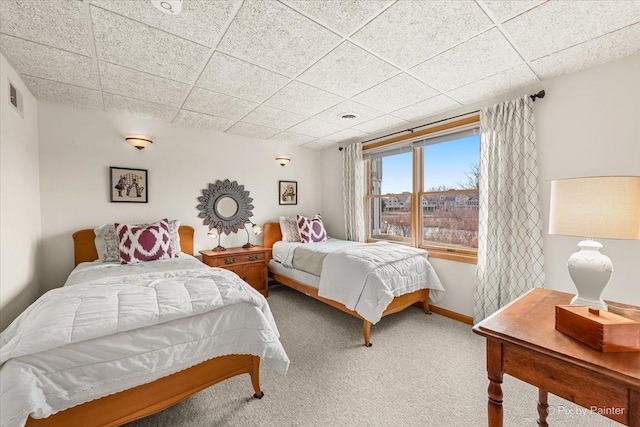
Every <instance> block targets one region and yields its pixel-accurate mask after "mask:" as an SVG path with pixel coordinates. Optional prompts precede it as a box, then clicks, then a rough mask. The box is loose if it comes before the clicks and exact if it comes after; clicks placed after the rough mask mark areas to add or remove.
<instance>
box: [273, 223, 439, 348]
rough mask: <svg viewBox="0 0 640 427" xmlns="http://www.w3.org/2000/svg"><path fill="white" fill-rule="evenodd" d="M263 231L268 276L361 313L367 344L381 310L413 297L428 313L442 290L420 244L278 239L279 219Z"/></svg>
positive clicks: (383, 312) (410, 302) (398, 308)
mask: <svg viewBox="0 0 640 427" xmlns="http://www.w3.org/2000/svg"><path fill="white" fill-rule="evenodd" d="M264 233H265V236H264V242H265V243H264V244H265V246H267V247H271V248H272V259H271V260H270V261H269V270H270V272H271V275H272V276H273V278H274V279H276V280H277V281H279V282H280V283H283V284H284V285H287V286H289V287H292V288H294V289H296V290H298V291H300V292H303V293H305V294H306V295H308V296H311V297H314V298H316V299H319V300H320V301H323V302H325V303H327V304H329V305H331V306H333V307H336V308H338V309H340V310H342V311H344V312H346V313H349V314H352V315H354V316H356V317H358V318H360V319H362V320H363V335H364V341H365V345H367V346H369V345H370V328H371V325H372V324H375V323H377V322H378V321H380V319H381V318H382V317H383V316H386V315H388V314H392V313H395V312H398V311H401V310H403V309H405V308H406V307H409V306H411V305H413V304H416V303H422V305H423V308H424V310H425V312H427V313H428V312H429V300H430V299H431V301H432V302H437V301H438V300H439V299H440V298H441V297H442V293H443V292H444V288H443V287H442V284H441V283H440V279H439V278H438V276H437V275H436V273H435V271H434V269H433V267H432V266H431V264H430V263H429V261H428V259H427V252H426V251H424V250H422V249H416V248H411V247H407V246H403V245H397V244H393V243H388V242H377V243H368V244H365V243H358V242H350V241H344V240H338V239H331V238H329V239H328V240H326V241H324V242H314V243H300V242H284V241H282V232H281V229H280V224H279V223H266V224H265V225H264Z"/></svg>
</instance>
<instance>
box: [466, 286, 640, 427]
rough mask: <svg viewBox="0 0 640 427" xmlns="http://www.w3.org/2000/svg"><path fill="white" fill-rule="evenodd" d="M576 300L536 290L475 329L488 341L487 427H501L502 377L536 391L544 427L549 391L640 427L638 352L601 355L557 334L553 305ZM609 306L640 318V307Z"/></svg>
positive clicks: (543, 290) (541, 421)
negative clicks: (508, 377)
mask: <svg viewBox="0 0 640 427" xmlns="http://www.w3.org/2000/svg"><path fill="white" fill-rule="evenodd" d="M572 297H573V295H571V294H567V293H564V292H556V291H550V290H547V289H533V290H531V291H529V292H528V293H527V294H525V295H523V296H522V297H520V298H518V299H517V300H515V301H514V302H512V303H511V304H509V305H508V306H506V307H504V308H503V309H501V310H500V311H498V312H496V313H495V314H493V315H492V316H490V317H488V318H486V319H484V320H483V321H481V322H480V323H478V324H477V325H476V326H474V328H473V331H474V332H475V333H477V334H480V335H482V336H484V337H486V339H487V373H488V377H489V404H488V417H489V424H488V425H489V427H501V426H502V387H501V384H502V376H503V374H509V375H511V376H513V377H516V378H518V379H520V380H522V381H525V382H527V383H529V384H531V385H533V386H535V387H538V389H539V400H538V414H539V419H538V425H540V426H543V427H546V426H548V424H547V413H548V412H549V411H548V404H547V393H552V394H555V395H556V396H560V397H562V398H564V399H567V400H570V401H571V402H574V403H576V404H578V405H580V406H583V407H585V408H587V410H591V411H594V412H597V413H599V414H601V415H603V416H605V417H608V418H611V419H613V420H615V421H617V422H619V423H622V424H624V425H628V426H632V427H640V353H601V352H599V351H597V350H594V349H592V348H590V347H588V346H586V345H584V344H582V343H580V342H579V341H576V340H574V339H573V338H571V337H569V336H567V335H564V334H562V333H561V332H558V331H556V329H555V307H556V305H560V304H569V303H570V301H571V298H572ZM608 304H609V311H611V312H616V313H618V314H622V315H624V316H627V317H632V318H635V319H638V320H640V317H639V316H638V313H639V312H638V311H637V307H632V306H627V305H624V304H617V303H608ZM576 416H580V415H576Z"/></svg>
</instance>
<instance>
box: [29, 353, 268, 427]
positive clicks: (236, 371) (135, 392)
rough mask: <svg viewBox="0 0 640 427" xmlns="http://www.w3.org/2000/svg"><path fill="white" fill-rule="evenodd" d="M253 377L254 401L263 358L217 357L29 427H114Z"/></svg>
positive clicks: (32, 422)
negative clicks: (243, 377) (225, 383)
mask: <svg viewBox="0 0 640 427" xmlns="http://www.w3.org/2000/svg"><path fill="white" fill-rule="evenodd" d="M241 374H249V375H251V383H252V385H253V389H254V391H255V394H254V397H255V398H262V396H263V395H264V394H263V393H262V391H261V390H260V358H259V357H257V356H251V355H246V354H243V355H235V354H234V355H230V356H221V357H216V358H213V359H210V360H207V361H206V362H202V363H200V364H199V365H195V366H192V367H191V368H189V369H186V370H184V371H180V372H176V373H175V374H172V375H169V376H166V377H163V378H160V379H158V380H156V381H154V382H151V383H148V384H143V385H140V386H137V387H134V388H131V389H129V390H125V391H121V392H119V393H116V394H112V395H110V396H105V397H102V398H100V399H96V400H93V401H91V402H87V403H83V404H82V405H78V406H75V407H73V408H69V409H66V410H64V411H61V412H58V413H56V414H53V415H51V416H50V417H48V418H42V419H35V418H29V419H28V420H27V424H26V426H27V427H40V426H42V427H69V426H83V427H112V426H119V425H122V424H125V423H128V422H131V421H134V420H137V419H140V418H144V417H146V416H148V415H151V414H155V413H156V412H160V411H162V410H163V409H166V408H168V407H170V406H172V405H174V404H176V403H178V402H180V401H181V400H184V399H186V398H187V397H189V396H191V395H193V394H195V393H197V392H199V391H201V390H203V389H205V388H207V387H209V386H212V385H214V384H216V383H219V382H220V381H224V380H226V379H228V378H231V377H234V376H236V375H241Z"/></svg>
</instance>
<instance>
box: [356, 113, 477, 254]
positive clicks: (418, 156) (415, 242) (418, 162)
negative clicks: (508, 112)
mask: <svg viewBox="0 0 640 427" xmlns="http://www.w3.org/2000/svg"><path fill="white" fill-rule="evenodd" d="M472 124H475V125H477V126H478V127H479V126H480V116H479V115H473V116H470V117H465V118H462V119H459V120H452V121H447V122H445V123H443V124H440V125H436V126H430V127H428V128H427V129H424V130H420V131H416V132H412V133H411V134H409V135H402V136H399V137H395V138H391V139H388V140H385V141H379V142H375V143H372V144H369V145H365V146H364V147H363V151H365V152H366V151H367V150H370V149H373V148H379V147H382V146H385V145H390V144H396V143H400V142H406V141H408V140H416V139H418V138H420V137H423V136H426V135H429V134H432V133H437V132H442V131H451V132H456V130H457V129H458V128H463V127H465V126H467V127H468V126H469V125H472ZM474 127H475V126H474ZM460 130H462V129H460ZM447 133H448V132H447ZM407 143H408V142H407ZM412 158H413V164H412V167H413V170H412V175H413V187H412V192H411V193H410V194H411V243H408V242H393V243H397V244H402V245H407V246H408V245H410V246H412V247H418V248H421V249H425V250H427V251H428V252H429V257H430V258H439V259H445V260H449V261H457V262H463V263H468V264H477V262H478V251H477V250H473V249H463V248H447V247H445V246H436V245H425V244H423V242H422V232H421V230H422V223H423V212H422V197H423V195H425V194H437V193H451V192H457V193H460V194H462V193H469V192H471V191H477V192H478V194H479V192H480V190H479V189H478V190H449V191H443V192H433V191H424V188H423V186H424V179H423V172H424V168H423V166H424V164H423V163H424V153H423V147H421V146H419V147H413V150H412ZM365 175H366V183H365V184H366V191H365V196H364V209H365V227H366V241H367V242H377V241H382V240H383V239H374V238H372V236H371V227H370V225H371V224H370V218H369V217H370V213H369V203H370V200H371V199H374V198H382V197H394V196H395V197H397V196H399V195H402V194H403V195H405V196H406V194H407V193H400V194H395V193H394V194H380V195H373V194H370V192H371V189H372V186H371V160H367V161H366V162H365ZM443 195H444V194H443ZM419 230H420V233H418V231H419ZM384 241H389V240H386V239H384Z"/></svg>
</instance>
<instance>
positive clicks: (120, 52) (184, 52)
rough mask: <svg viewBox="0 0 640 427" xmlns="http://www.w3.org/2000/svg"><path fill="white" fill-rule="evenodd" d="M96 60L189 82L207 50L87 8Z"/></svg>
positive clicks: (117, 16) (191, 80) (112, 15)
mask: <svg viewBox="0 0 640 427" xmlns="http://www.w3.org/2000/svg"><path fill="white" fill-rule="evenodd" d="M91 16H92V19H93V29H94V33H95V40H96V49H97V51H98V59H101V60H103V61H106V62H111V63H114V64H118V65H124V66H125V67H129V68H134V69H136V70H141V71H146V72H147V73H151V74H155V75H158V76H162V77H166V78H169V79H172V80H178V81H182V82H187V83H191V82H193V81H194V80H195V79H196V77H197V73H198V71H199V70H200V67H201V66H202V64H203V63H204V61H205V60H206V59H207V56H208V55H209V52H210V49H208V48H206V47H204V46H201V45H199V44H196V43H193V42H190V41H188V40H185V39H183V38H181V37H177V36H174V35H171V34H168V33H165V32H164V31H160V30H157V29H155V28H152V27H150V26H148V25H145V24H141V23H139V22H136V21H132V20H131V19H127V18H124V17H122V16H120V15H116V14H114V13H111V12H107V11H105V10H103V9H100V8H97V7H95V6H92V7H91Z"/></svg>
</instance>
